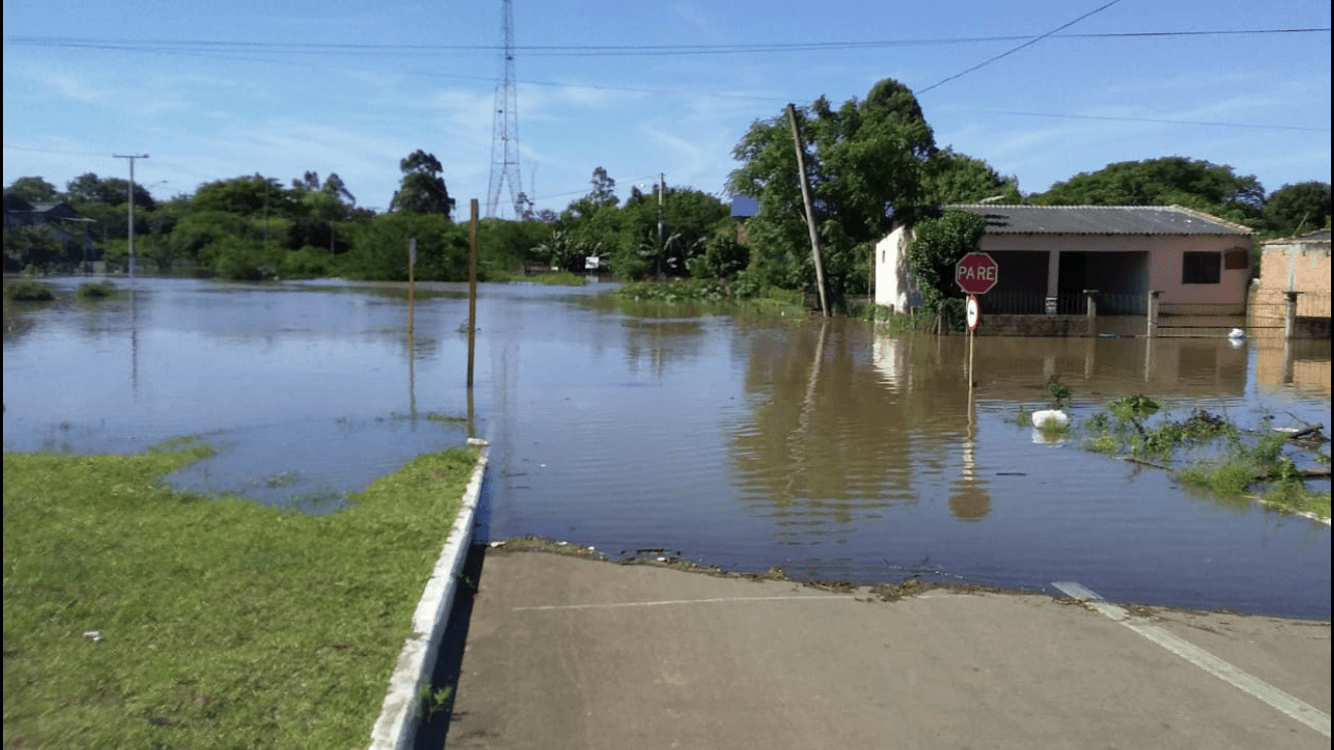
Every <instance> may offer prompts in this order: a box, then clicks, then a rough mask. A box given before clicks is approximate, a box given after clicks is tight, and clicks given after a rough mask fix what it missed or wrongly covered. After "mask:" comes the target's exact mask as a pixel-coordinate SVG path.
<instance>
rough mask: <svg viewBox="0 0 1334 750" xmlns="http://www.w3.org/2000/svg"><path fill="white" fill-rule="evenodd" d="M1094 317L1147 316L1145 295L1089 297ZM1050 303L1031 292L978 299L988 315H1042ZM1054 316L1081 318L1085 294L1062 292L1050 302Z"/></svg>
mask: <svg viewBox="0 0 1334 750" xmlns="http://www.w3.org/2000/svg"><path fill="white" fill-rule="evenodd" d="M1093 297H1094V301H1095V302H1096V303H1097V315H1099V316H1103V315H1147V314H1148V308H1149V303H1148V295H1145V294H1103V293H1101V292H1099V293H1098V294H1095V295H1093ZM1049 300H1050V298H1049V297H1047V296H1046V295H1045V294H1039V293H1034V292H1000V293H990V294H986V295H983V296H981V297H979V298H978V302H979V303H980V305H981V308H982V312H984V313H988V314H991V315H1043V314H1045V313H1047V312H1048V309H1047V303H1048V301H1049ZM1053 301H1054V302H1055V303H1056V309H1055V310H1054V311H1053V312H1054V313H1056V314H1057V315H1085V314H1087V313H1088V295H1086V294H1084V293H1083V292H1065V293H1062V294H1058V295H1057V296H1056V298H1055V299H1054V300H1053Z"/></svg>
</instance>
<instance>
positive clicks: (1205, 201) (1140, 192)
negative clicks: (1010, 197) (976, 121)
mask: <svg viewBox="0 0 1334 750" xmlns="http://www.w3.org/2000/svg"><path fill="white" fill-rule="evenodd" d="M1031 200H1032V202H1033V203H1037V204H1039V205H1045V206H1169V205H1173V204H1178V205H1182V206H1186V207H1188V208H1194V209H1197V210H1200V211H1205V212H1207V213H1211V214H1214V215H1215V216H1219V217H1221V218H1224V219H1228V220H1231V221H1235V222H1239V223H1244V224H1250V225H1255V224H1258V223H1259V222H1260V218H1261V214H1262V210H1263V208H1264V204H1265V190H1264V187H1263V186H1262V185H1261V184H1260V181H1259V180H1257V179H1256V178H1255V176H1254V175H1238V174H1236V173H1235V172H1234V171H1233V169H1232V167H1229V166H1227V165H1225V164H1212V163H1210V162H1207V161H1201V160H1198V159H1187V158H1185V157H1183V156H1166V157H1163V158H1160V159H1146V160H1144V161H1125V162H1118V163H1116V164H1108V165H1107V166H1106V167H1103V168H1102V169H1100V170H1098V171H1097V172H1081V173H1079V174H1077V175H1075V176H1074V177H1072V178H1070V179H1069V180H1066V181H1065V182H1058V183H1056V184H1055V185H1052V187H1051V189H1050V190H1048V191H1047V192H1045V193H1042V194H1041V195H1036V196H1033V197H1032V199H1031Z"/></svg>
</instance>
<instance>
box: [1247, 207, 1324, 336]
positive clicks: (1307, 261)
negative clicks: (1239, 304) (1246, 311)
mask: <svg viewBox="0 0 1334 750" xmlns="http://www.w3.org/2000/svg"><path fill="white" fill-rule="evenodd" d="M1261 247H1262V248H1263V252H1262V254H1261V256H1260V278H1259V280H1258V281H1259V283H1258V284H1257V285H1256V289H1255V296H1254V297H1253V298H1252V299H1251V304H1252V308H1253V309H1252V316H1251V317H1252V322H1253V324H1254V325H1255V326H1256V327H1258V328H1267V329H1277V328H1282V327H1283V326H1284V322H1283V321H1284V316H1285V314H1286V305H1287V299H1288V295H1289V294H1292V295H1294V296H1295V297H1296V301H1297V308H1296V310H1295V315H1296V317H1297V323H1298V329H1299V330H1298V331H1296V332H1295V333H1296V335H1298V336H1303V337H1305V336H1308V335H1311V334H1313V333H1315V332H1317V331H1320V330H1323V331H1326V332H1327V331H1328V330H1329V319H1330V297H1331V290H1330V271H1331V267H1330V230H1328V229H1321V230H1318V231H1315V232H1309V233H1307V234H1300V235H1297V236H1295V237H1284V238H1281V239H1275V240H1268V241H1266V242H1264V243H1263V244H1262V245H1261ZM1321 319H1323V320H1324V324H1323V326H1318V325H1315V324H1316V322H1317V321H1318V320H1321ZM1326 335H1327V333H1326Z"/></svg>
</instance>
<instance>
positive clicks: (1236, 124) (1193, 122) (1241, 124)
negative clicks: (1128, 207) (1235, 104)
mask: <svg viewBox="0 0 1334 750" xmlns="http://www.w3.org/2000/svg"><path fill="white" fill-rule="evenodd" d="M976 111H978V112H981V113H984V114H992V115H1023V116H1027V117H1063V118H1070V119H1076V120H1114V121H1117V122H1156V123H1166V124H1169V125H1208V126H1212V127H1219V128H1255V129H1261V130H1302V131H1309V132H1313V133H1328V132H1330V129H1329V128H1307V127H1301V126H1298V125H1260V124H1258V123H1244V122H1209V121H1206V120H1167V119H1159V118H1154V117H1113V116H1110V115H1068V114H1057V113H1054V112H1015V111H1010V110H1004V109H980V110H976Z"/></svg>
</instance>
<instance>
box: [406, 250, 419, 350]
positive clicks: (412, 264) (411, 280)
mask: <svg viewBox="0 0 1334 750" xmlns="http://www.w3.org/2000/svg"><path fill="white" fill-rule="evenodd" d="M416 266H417V238H416V237H413V238H412V239H411V240H409V241H408V335H409V336H411V335H412V310H413V307H414V304H413V303H414V302H415V300H416V294H415V292H416V288H417V281H416V276H415V275H414V274H415V269H416Z"/></svg>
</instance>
